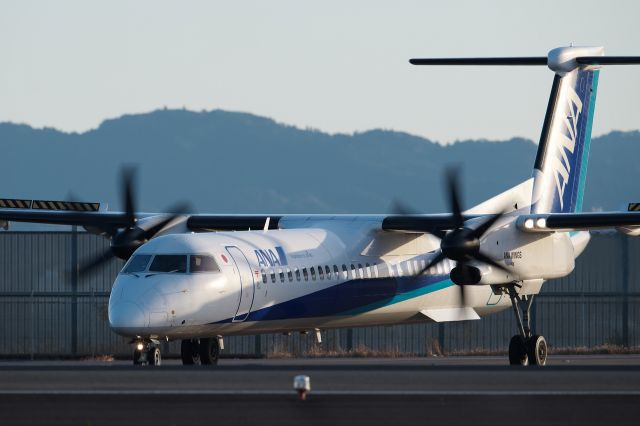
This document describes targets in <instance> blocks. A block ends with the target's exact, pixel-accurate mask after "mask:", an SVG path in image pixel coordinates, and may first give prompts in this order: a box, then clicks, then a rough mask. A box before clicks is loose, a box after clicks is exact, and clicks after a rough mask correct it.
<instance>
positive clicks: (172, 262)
mask: <svg viewBox="0 0 640 426" xmlns="http://www.w3.org/2000/svg"><path fill="white" fill-rule="evenodd" d="M149 272H168V273H181V274H184V273H186V272H187V256H186V255H180V254H157V255H156V256H155V257H154V258H153V262H151V267H149Z"/></svg>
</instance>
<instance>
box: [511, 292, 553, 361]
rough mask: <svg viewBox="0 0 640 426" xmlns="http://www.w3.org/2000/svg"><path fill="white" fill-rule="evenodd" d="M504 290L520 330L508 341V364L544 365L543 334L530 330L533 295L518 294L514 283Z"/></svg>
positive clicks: (545, 348) (545, 343)
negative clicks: (507, 294)
mask: <svg viewBox="0 0 640 426" xmlns="http://www.w3.org/2000/svg"><path fill="white" fill-rule="evenodd" d="M506 290H507V292H508V293H509V298H510V299H511V306H512V307H513V312H514V314H515V316H516V321H517V323H518V331H519V332H520V333H519V334H516V335H515V336H513V337H512V338H511V341H510V342H509V364H511V365H540V366H542V365H545V364H546V363H547V341H546V340H545V338H544V337H543V336H539V335H537V334H532V332H531V318H530V314H531V306H532V305H533V295H530V296H520V295H518V293H517V292H516V288H515V285H510V286H508V287H506ZM520 311H522V314H520Z"/></svg>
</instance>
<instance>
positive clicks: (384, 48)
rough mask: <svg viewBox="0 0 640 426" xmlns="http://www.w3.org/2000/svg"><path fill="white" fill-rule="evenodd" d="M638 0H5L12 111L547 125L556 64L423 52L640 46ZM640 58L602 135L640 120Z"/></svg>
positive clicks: (505, 133)
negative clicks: (477, 61)
mask: <svg viewBox="0 0 640 426" xmlns="http://www.w3.org/2000/svg"><path fill="white" fill-rule="evenodd" d="M638 16H640V3H638V2H634V1H615V2H613V1H612V2H602V1H591V0H588V1H587V0H585V1H579V2H578V1H563V2H558V1H537V2H514V1H483V2H477V1H451V2H442V1H438V2H427V1H394V2H388V1H387V2H378V1H348V2H347V1H333V0H329V1H322V2H303V1H268V2H267V1H257V0H256V1H236V2H217V1H180V2H178V1H158V0H155V1H142V0H138V1H135V2H134V1H119V0H117V1H116V0H111V1H108V2H93V1H86V0H79V1H75V0H59V1H55V2H53V1H51V2H50V1H39V2H37V1H23V0H21V1H11V2H10V1H4V0H0V58H2V62H1V63H2V65H1V66H0V121H13V122H22V123H28V124H31V125H33V126H37V127H41V126H52V127H56V128H59V129H62V130H67V131H83V130H87V129H90V128H94V127H96V126H97V125H99V123H100V122H101V121H102V120H104V119H106V118H112V117H116V116H119V115H122V114H125V113H137V112H145V111H150V110H153V109H157V108H162V107H164V106H167V107H170V108H182V107H186V108H189V109H194V110H201V109H207V110H208V109H215V108H222V109H227V110H236V111H246V112H252V113H255V114H259V115H264V116H268V117H272V118H274V119H276V120H277V121H280V122H284V123H287V124H293V125H296V126H299V127H313V128H317V129H320V130H323V131H327V132H353V131H363V130H367V129H371V128H386V129H394V130H400V131H406V132H410V133H414V134H418V135H421V136H425V137H428V138H431V139H434V140H438V141H441V142H450V141H453V140H457V139H465V138H489V139H497V138H501V139H503V138H509V137H512V136H524V137H527V138H531V139H534V140H537V138H538V136H539V131H540V126H541V123H542V119H543V115H544V109H545V106H546V103H547V97H548V91H549V88H550V85H551V80H552V74H551V72H550V71H548V70H547V69H546V68H510V69H509V68H494V69H487V68H484V69H474V68H457V69H452V68H426V67H412V66H411V65H409V64H408V62H407V60H408V59H409V58H410V57H416V56H463V55H470V56H481V55H544V54H546V52H547V51H548V50H549V49H551V48H553V47H556V46H560V45H567V44H569V43H570V42H574V43H575V44H597V45H604V46H605V48H606V51H607V53H608V54H612V55H625V54H627V55H634V54H635V55H640V27H639V26H638V25H637V17H638ZM638 99H640V66H637V67H618V68H615V67H609V68H607V69H605V70H604V71H603V73H602V74H601V78H600V85H599V93H598V104H597V107H596V116H595V121H594V134H595V135H599V134H602V133H606V132H608V131H610V130H612V129H618V130H630V129H639V128H640V107H638Z"/></svg>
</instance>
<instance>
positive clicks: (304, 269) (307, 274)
mask: <svg viewBox="0 0 640 426" xmlns="http://www.w3.org/2000/svg"><path fill="white" fill-rule="evenodd" d="M302 275H304V280H305V281H309V273H308V272H307V268H302Z"/></svg>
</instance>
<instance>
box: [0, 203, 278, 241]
mask: <svg viewBox="0 0 640 426" xmlns="http://www.w3.org/2000/svg"><path fill="white" fill-rule="evenodd" d="M167 214H170V213H136V214H135V217H136V218H137V219H138V220H139V219H147V218H152V217H154V216H166V215H167ZM185 216H188V218H187V228H189V229H190V230H192V231H242V230H248V229H263V228H264V226H265V223H266V222H267V219H269V229H277V228H278V222H279V221H280V218H281V216H267V215H185ZM130 220H131V219H130V217H129V215H128V214H127V213H125V212H108V211H102V210H101V209H100V203H85V202H73V201H44V200H16V199H0V227H1V226H3V225H4V226H5V227H6V224H7V223H8V222H28V223H45V224H50V225H76V226H82V227H85V228H90V229H97V230H99V231H101V232H105V233H107V234H110V235H113V233H114V232H115V230H117V229H121V228H125V227H127V226H129V225H130V223H131V222H130Z"/></svg>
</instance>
